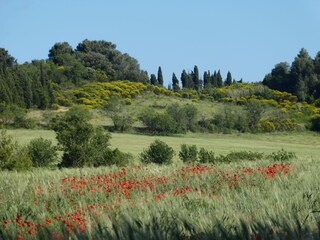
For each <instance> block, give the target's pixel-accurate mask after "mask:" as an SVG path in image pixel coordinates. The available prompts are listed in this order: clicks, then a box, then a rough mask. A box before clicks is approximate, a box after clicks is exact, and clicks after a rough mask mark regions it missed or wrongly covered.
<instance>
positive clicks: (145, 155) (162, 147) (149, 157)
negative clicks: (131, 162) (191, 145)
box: [140, 139, 174, 164]
mask: <svg viewBox="0 0 320 240" xmlns="http://www.w3.org/2000/svg"><path fill="white" fill-rule="evenodd" d="M173 155H174V150H173V149H172V148H171V147H169V146H168V145H167V144H166V143H165V142H163V141H160V140H159V139H156V140H155V141H154V142H152V143H151V144H150V146H149V148H148V149H146V150H144V151H143V152H142V153H141V155H140V158H141V162H143V163H156V164H170V163H172V158H173Z"/></svg>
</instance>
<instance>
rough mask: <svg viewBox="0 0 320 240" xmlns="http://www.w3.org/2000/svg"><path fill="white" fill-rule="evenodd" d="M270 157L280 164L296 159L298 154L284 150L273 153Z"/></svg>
mask: <svg viewBox="0 0 320 240" xmlns="http://www.w3.org/2000/svg"><path fill="white" fill-rule="evenodd" d="M268 157H269V158H271V159H272V160H274V161H276V162H279V161H288V160H290V159H293V158H296V154H295V153H294V152H287V151H285V150H284V149H281V150H279V151H278V152H273V153H271V154H270V155H269V156H268Z"/></svg>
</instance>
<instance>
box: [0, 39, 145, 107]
mask: <svg viewBox="0 0 320 240" xmlns="http://www.w3.org/2000/svg"><path fill="white" fill-rule="evenodd" d="M116 79H117V80H129V81H134V82H143V83H147V82H148V81H149V77H148V74H147V72H146V71H142V70H141V69H140V65H139V63H138V61H137V60H136V59H135V58H133V57H131V56H130V55H129V54H127V53H122V52H120V51H119V50H117V49H116V45H115V44H113V43H111V42H107V41H90V40H87V39H86V40H84V41H82V42H81V43H79V44H78V45H77V47H76V48H75V49H73V48H72V47H71V46H70V44H69V43H67V42H60V43H56V44H54V46H53V47H52V48H51V49H50V50H49V54H48V58H47V59H45V60H33V61H31V62H25V63H23V64H18V63H17V60H16V59H15V58H14V57H13V56H11V55H10V53H9V52H8V51H7V50H6V49H4V48H0V103H7V104H16V105H18V106H20V107H24V108H40V109H45V108H48V107H50V106H51V105H52V104H53V103H54V102H55V97H56V96H55V93H56V92H58V91H59V90H64V89H70V88H72V87H75V86H81V85H83V84H85V83H88V82H106V81H111V80H116Z"/></svg>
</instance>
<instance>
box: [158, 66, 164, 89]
mask: <svg viewBox="0 0 320 240" xmlns="http://www.w3.org/2000/svg"><path fill="white" fill-rule="evenodd" d="M157 79H158V83H159V85H160V86H163V76H162V69H161V67H159V68H158V78H157Z"/></svg>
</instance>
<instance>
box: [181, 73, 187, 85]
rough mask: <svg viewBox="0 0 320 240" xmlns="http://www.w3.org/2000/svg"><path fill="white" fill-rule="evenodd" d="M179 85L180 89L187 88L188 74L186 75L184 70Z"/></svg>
mask: <svg viewBox="0 0 320 240" xmlns="http://www.w3.org/2000/svg"><path fill="white" fill-rule="evenodd" d="M181 84H182V88H187V84H188V74H187V72H186V70H184V69H183V71H182V73H181Z"/></svg>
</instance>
